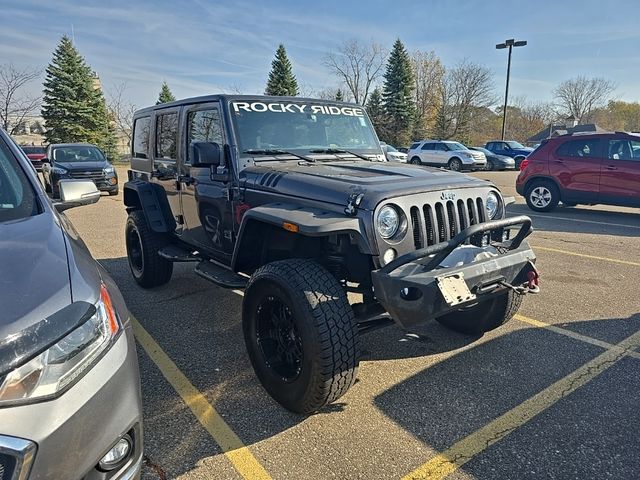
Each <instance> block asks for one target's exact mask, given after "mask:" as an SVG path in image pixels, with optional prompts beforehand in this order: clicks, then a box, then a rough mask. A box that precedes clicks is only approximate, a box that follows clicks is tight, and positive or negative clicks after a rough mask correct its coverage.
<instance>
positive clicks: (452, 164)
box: [449, 157, 462, 172]
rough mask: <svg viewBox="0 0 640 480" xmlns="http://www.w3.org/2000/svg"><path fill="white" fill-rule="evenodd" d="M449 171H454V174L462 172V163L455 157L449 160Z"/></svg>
mask: <svg viewBox="0 0 640 480" xmlns="http://www.w3.org/2000/svg"><path fill="white" fill-rule="evenodd" d="M449 170H453V171H454V172H459V171H460V170H462V162H461V161H460V159H459V158H457V157H453V158H452V159H451V160H449Z"/></svg>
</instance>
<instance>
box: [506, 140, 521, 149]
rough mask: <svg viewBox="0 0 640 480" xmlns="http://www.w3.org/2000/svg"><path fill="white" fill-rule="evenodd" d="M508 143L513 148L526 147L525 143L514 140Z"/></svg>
mask: <svg viewBox="0 0 640 480" xmlns="http://www.w3.org/2000/svg"><path fill="white" fill-rule="evenodd" d="M507 145H509V146H510V147H511V148H524V145H522V144H521V143H518V142H514V141H511V142H507Z"/></svg>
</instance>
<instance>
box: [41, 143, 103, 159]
mask: <svg viewBox="0 0 640 480" xmlns="http://www.w3.org/2000/svg"><path fill="white" fill-rule="evenodd" d="M53 160H54V161H56V162H103V161H104V160H105V158H104V155H103V154H102V152H101V151H100V149H98V148H96V147H87V146H82V145H77V146H75V145H74V146H70V147H56V148H55V149H54V150H53Z"/></svg>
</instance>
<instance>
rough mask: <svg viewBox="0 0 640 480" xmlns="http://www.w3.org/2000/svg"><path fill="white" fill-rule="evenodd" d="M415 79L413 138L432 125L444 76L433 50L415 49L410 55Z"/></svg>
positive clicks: (420, 136)
mask: <svg viewBox="0 0 640 480" xmlns="http://www.w3.org/2000/svg"><path fill="white" fill-rule="evenodd" d="M411 65H412V67H413V75H414V79H415V86H416V88H415V91H414V95H415V103H416V119H415V126H414V132H413V138H414V139H419V138H424V136H425V135H426V132H427V131H428V130H429V129H430V127H432V126H433V125H432V124H433V121H434V118H435V112H436V108H437V106H438V87H439V85H440V84H441V82H442V77H443V76H444V66H443V65H442V62H441V61H440V59H439V58H438V56H437V55H436V54H435V52H434V51H430V52H423V51H420V50H416V51H415V52H413V54H412V55H411Z"/></svg>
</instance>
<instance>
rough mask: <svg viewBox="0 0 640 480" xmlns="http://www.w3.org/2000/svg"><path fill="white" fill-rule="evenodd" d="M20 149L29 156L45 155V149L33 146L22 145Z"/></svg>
mask: <svg viewBox="0 0 640 480" xmlns="http://www.w3.org/2000/svg"><path fill="white" fill-rule="evenodd" d="M20 148H21V149H22V151H23V152H24V153H26V154H28V155H32V154H41V155H44V152H45V148H44V147H34V146H32V145H21V146H20Z"/></svg>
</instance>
